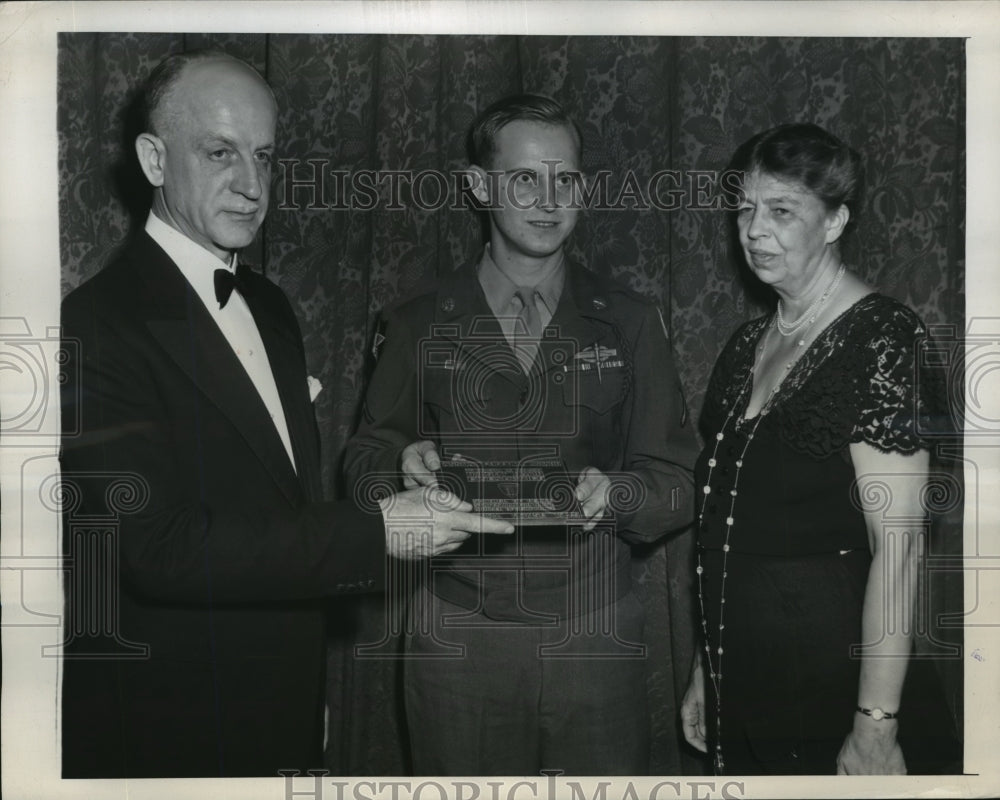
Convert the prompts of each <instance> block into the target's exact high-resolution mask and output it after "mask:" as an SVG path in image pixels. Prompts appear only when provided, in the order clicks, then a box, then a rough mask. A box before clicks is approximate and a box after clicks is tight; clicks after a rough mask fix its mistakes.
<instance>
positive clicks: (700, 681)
mask: <svg viewBox="0 0 1000 800" xmlns="http://www.w3.org/2000/svg"><path fill="white" fill-rule="evenodd" d="M681 727H683V729H684V738H685V739H687V741H688V744H690V745H691V746H692V747H694V748H695V749H697V750H700V751H701V752H703V753H707V752H708V745H707V744H705V678H704V676H703V674H702V671H701V655H700V654H695V657H694V663H693V664H691V677H690V679H689V680H688V688H687V691H686V692H684V700H683V701H682V702H681Z"/></svg>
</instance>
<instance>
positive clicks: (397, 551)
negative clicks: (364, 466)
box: [379, 486, 514, 560]
mask: <svg viewBox="0 0 1000 800" xmlns="http://www.w3.org/2000/svg"><path fill="white" fill-rule="evenodd" d="M379 505H380V506H381V508H382V517H383V519H385V548H386V552H387V553H389V555H391V556H394V557H396V558H401V559H407V560H409V559H417V558H428V557H430V556H438V555H441V554H443V553H450V552H451V551H452V550H455V549H457V548H458V547H460V546H461V544H462V542H464V541H465V540H466V539H468V538H469V535H470V534H471V533H513V532H514V526H513V525H511V524H510V523H509V522H501V521H500V520H496V519H491V518H490V517H484V516H482V515H480V514H472V513H470V512H471V511H472V506H471V505H470V504H469V503H465V502H462V501H461V500H459V499H458V498H457V497H455V495H453V494H452V493H451V492H446V491H444V490H443V489H438V488H431V487H426V486H424V487H419V488H415V489H408V490H407V491H405V492H399V493H398V494H394V495H390V496H389V497H385V498H383V499H382V500H380V501H379Z"/></svg>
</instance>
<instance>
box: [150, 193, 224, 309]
mask: <svg viewBox="0 0 1000 800" xmlns="http://www.w3.org/2000/svg"><path fill="white" fill-rule="evenodd" d="M146 233H148V234H149V237H150V238H151V239H152V240H153V241H154V242H156V243H157V244H158V245H159V246H160V247H162V248H163V251H164V252H165V253H166V254H167V255H168V256H170V259H171V261H173V262H174V264H176V265H177V268H178V269H179V270H180V271H181V274H182V275H183V276H184V277H185V279H186V280H187V282H188V283H189V284H190V285H191V288H192V289H194V290H195V292H196V293H197V294H198V296H199V297H200V298H201V301H202V302H203V303H204V304H205V306H206V307H207V308H209V309H210V310H215V311H218V309H219V303H218V301H217V300H216V299H215V271H216V270H217V269H228V270H229V271H231V272H235V271H236V253H233V255H232V258H230V259H229V263H228V264H227V263H226V262H225V261H223V260H222V259H221V258H219V257H218V256H216V255H214V254H212V253H210V252H209V251H208V250H206V249H205V248H204V247H202V246H201V245H200V244H198V243H197V242H195V241H192V240H191V239H189V238H188V237H187V236H185V235H184V234H183V233H181V232H180V231H179V230H177V229H176V228H173V227H171V226H170V225H168V224H167V223H166V222H164V221H163V220H162V219H160V218H159V217H158V216H156V214H154V213H153V212H152V211H150V212H149V216H148V217H146ZM229 307H230V306H228V305H227V306H226V309H227V310H228V309H229Z"/></svg>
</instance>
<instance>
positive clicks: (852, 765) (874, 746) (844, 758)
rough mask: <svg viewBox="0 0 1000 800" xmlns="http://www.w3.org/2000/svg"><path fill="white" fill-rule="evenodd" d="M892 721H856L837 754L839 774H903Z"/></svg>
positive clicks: (900, 754)
mask: <svg viewBox="0 0 1000 800" xmlns="http://www.w3.org/2000/svg"><path fill="white" fill-rule="evenodd" d="M896 729H897V724H896V722H895V721H894V720H881V721H879V722H876V721H873V720H871V719H869V718H867V717H865V718H864V719H859V720H857V721H856V722H855V725H854V728H853V730H852V731H851V732H850V733H849V734H847V738H846V739H845V740H844V746H843V747H841V748H840V755H838V756H837V774H838V775H905V774H906V762H905V761H904V760H903V750H902V748H900V746H899V742H897V741H896Z"/></svg>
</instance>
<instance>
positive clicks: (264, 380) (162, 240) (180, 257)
mask: <svg viewBox="0 0 1000 800" xmlns="http://www.w3.org/2000/svg"><path fill="white" fill-rule="evenodd" d="M146 233H148V234H149V235H150V237H151V238H152V239H153V241H154V242H156V243H157V244H158V245H159V246H160V247H162V248H163V250H164V251H165V252H166V254H167V255H168V256H170V258H171V259H172V260H173V262H174V263H175V264H176V265H177V267H178V269H180V271H181V273H182V274H183V275H184V277H185V278H186V279H187V282H188V283H189V284H191V288H192V289H194V291H195V293H196V294H197V295H198V297H200V298H201V301H202V303H204V304H205V308H207V309H208V313H209V314H211V316H212V319H213V320H215V324H216V325H218V326H219V330H220V331H222V335H223V336H225V337H226V341H227V342H229V346H230V347H232V348H233V352H234V353H235V354H236V357H237V358H238V359H239V360H240V363H241V364H242V365H243V369H245V370H246V373H247V375H248V376H249V378H250V381H251V382H252V383H253V385H254V387H255V388H256V389H257V394H259V395H260V399H261V400H263V401H264V405H265V406H266V407H267V411H268V413H269V414H270V415H271V421H272V422H274V427H275V428H276V429H277V431H278V435H279V436H280V437H281V443H282V444H283V445H284V446H285V452H287V453H288V459H289V461H291V463H292V469H295V456H294V455H292V441H291V439H290V438H289V435H288V424H287V423H286V422H285V411H284V409H283V408H282V406H281V397H280V396H279V395H278V386H277V384H275V382H274V375H273V374H272V372H271V364H270V362H269V361H268V360H267V351H266V350H264V342H263V341H262V340H261V338H260V331H258V330H257V324H256V323H255V322H254V319H253V315H252V314H251V313H250V308H249V307H248V306H247V304H246V300H244V299H243V296H242V295H241V294H240V293H239V292H238V291H233V294H232V296H231V297H230V298H229V302H228V303H226V307H225V308H219V301H218V300H216V299H215V270H217V269H227V270H229V271H230V272H235V271H236V254H235V253H234V254H233V257H232V259H231V261H230V263H228V264H227V263H226V262H225V261H222V260H221V259H219V258H217V257H216V256H215V255H213V254H212V253H210V252H208V250H206V249H205V248H204V247H202V246H201V245H200V244H196V243H195V242H193V241H191V240H190V239H188V238H187V236H185V235H184V234H183V233H181V232H180V231H178V230H175V229H174V228H172V227H170V226H169V225H168V224H167V223H165V222H164V221H163V220H161V219H160V218H159V217H157V216H156V215H155V214H154V213H153V212H152V211H150V212H149V217H147V218H146Z"/></svg>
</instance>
